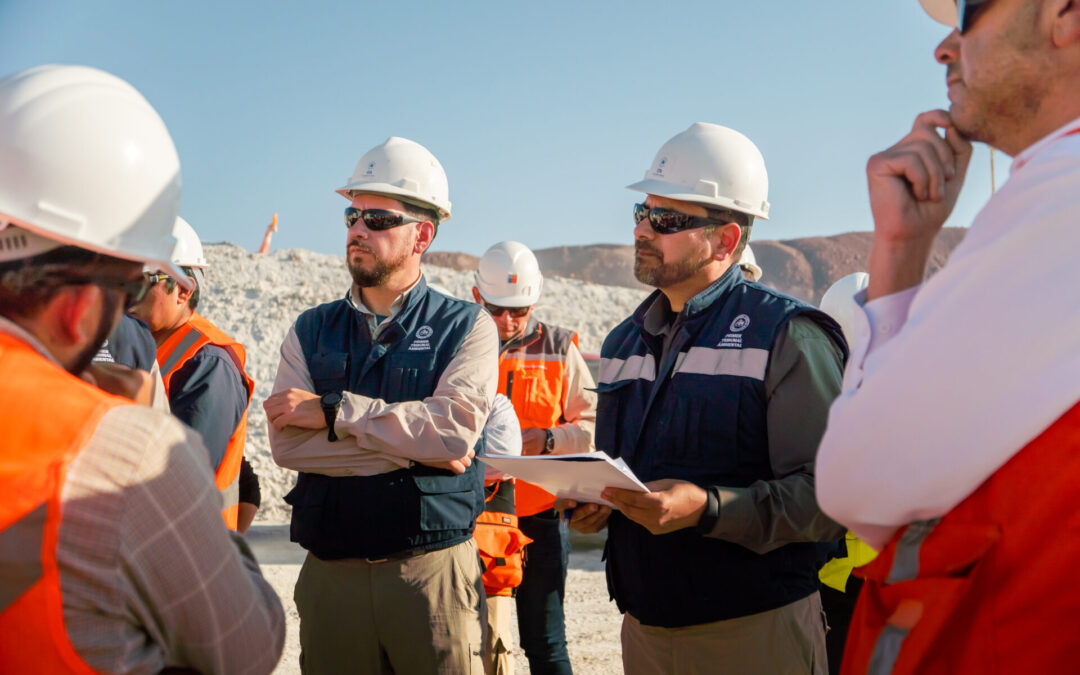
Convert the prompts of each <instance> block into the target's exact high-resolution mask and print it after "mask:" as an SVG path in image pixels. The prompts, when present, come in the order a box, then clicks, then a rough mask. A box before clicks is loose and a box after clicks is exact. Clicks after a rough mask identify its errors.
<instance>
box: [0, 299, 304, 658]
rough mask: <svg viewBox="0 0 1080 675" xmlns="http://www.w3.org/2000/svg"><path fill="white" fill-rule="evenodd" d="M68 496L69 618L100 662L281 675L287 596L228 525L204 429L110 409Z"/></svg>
mask: <svg viewBox="0 0 1080 675" xmlns="http://www.w3.org/2000/svg"><path fill="white" fill-rule="evenodd" d="M0 332H4V333H8V334H11V335H14V336H15V337H17V338H19V339H21V340H23V341H25V342H27V343H28V344H30V345H31V346H33V347H34V348H35V349H36V350H37V351H38V352H39V353H41V354H42V355H44V356H45V357H47V358H49V359H50V360H52V357H51V356H50V355H49V353H48V351H47V350H46V349H45V348H44V347H43V346H42V345H41V344H40V343H39V342H38V341H37V340H35V339H34V337H33V336H32V335H30V334H29V333H27V332H25V331H23V330H22V329H21V328H19V326H17V325H16V324H14V323H11V322H9V321H7V320H5V319H2V318H0ZM61 500H62V504H63V518H62V520H61V521H60V534H59V541H58V544H57V562H58V566H59V569H60V589H61V593H62V595H63V600H64V625H65V628H66V630H67V634H68V638H69V639H70V640H71V643H72V645H73V646H74V647H75V651H76V652H77V653H78V654H79V656H80V657H81V658H82V659H83V660H84V661H86V663H87V664H89V665H90V666H91V667H92V668H93V669H94V670H96V671H98V672H102V673H140V674H141V673H157V672H159V671H161V670H162V668H164V667H165V666H187V667H190V668H194V669H195V670H198V671H199V672H200V673H204V674H205V675H213V674H217V673H220V674H222V675H225V674H228V675H233V674H237V673H240V674H256V673H270V672H271V671H273V669H274V667H275V666H276V665H277V662H278V659H279V657H280V656H281V650H282V647H283V645H284V642H285V616H284V613H283V611H282V608H281V602H280V601H279V600H278V597H277V594H276V593H275V592H274V589H273V588H272V587H271V586H270V584H268V583H267V582H266V580H265V579H263V577H262V574H261V573H260V572H259V566H258V563H256V562H255V559H254V557H252V555H251V552H250V551H249V549H248V548H247V545H246V544H245V543H244V542H243V540H242V539H241V538H239V537H238V536H236V535H234V534H230V533H229V532H228V531H227V530H226V529H225V524H224V522H223V521H222V520H221V496H220V494H219V493H218V490H217V488H215V487H214V476H213V474H212V473H211V471H210V466H209V464H208V462H207V461H206V449H205V448H204V447H203V444H202V440H201V439H200V438H199V435H198V434H197V433H196V432H194V431H192V430H191V429H189V428H187V427H185V426H184V425H183V424H181V423H180V422H179V421H177V420H176V419H175V418H173V417H172V416H170V415H168V414H167V413H162V412H160V411H158V410H153V409H151V408H145V407H142V406H136V405H130V406H120V407H117V408H113V409H112V410H110V411H109V412H107V413H106V414H105V416H104V417H102V419H101V421H100V422H99V423H98V427H97V430H96V431H95V432H94V433H93V435H92V436H91V438H90V440H89V442H88V443H87V445H86V447H85V448H84V449H83V450H82V451H81V452H80V453H79V454H78V455H77V456H76V458H75V460H74V461H73V462H72V463H71V465H70V467H69V468H68V471H67V474H66V477H65V481H64V486H63V491H62V493H61Z"/></svg>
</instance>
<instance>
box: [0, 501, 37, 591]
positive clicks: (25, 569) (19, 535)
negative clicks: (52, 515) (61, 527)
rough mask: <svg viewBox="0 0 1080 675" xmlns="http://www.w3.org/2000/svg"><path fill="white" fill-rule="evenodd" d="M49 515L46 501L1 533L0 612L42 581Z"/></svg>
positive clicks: (0, 531)
mask: <svg viewBox="0 0 1080 675" xmlns="http://www.w3.org/2000/svg"><path fill="white" fill-rule="evenodd" d="M48 514H49V505H48V503H47V502H46V503H44V504H42V505H41V506H38V507H37V508H36V509H34V510H33V511H31V512H30V513H27V514H26V515H25V516H23V517H22V518H20V519H19V520H17V521H15V522H14V523H12V524H10V525H8V526H7V527H6V528H4V529H3V530H0V612H3V611H5V610H7V608H8V607H10V606H11V605H12V604H13V603H14V602H15V601H16V600H18V599H19V598H20V597H22V595H23V593H25V592H26V591H28V590H30V588H31V587H32V586H33V585H34V584H36V583H37V582H38V580H39V579H41V575H42V573H43V571H42V562H41V547H42V545H43V544H44V541H45V524H46V520H47V518H48Z"/></svg>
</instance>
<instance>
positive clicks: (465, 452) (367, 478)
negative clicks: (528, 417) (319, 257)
mask: <svg viewBox="0 0 1080 675" xmlns="http://www.w3.org/2000/svg"><path fill="white" fill-rule="evenodd" d="M338 192H339V193H340V194H341V195H343V196H344V197H346V198H347V199H349V200H350V201H351V204H350V205H349V207H348V208H346V209H345V225H346V244H347V248H346V256H347V261H348V266H349V272H350V273H351V274H352V278H353V284H352V286H351V288H350V289H349V290H348V291H347V292H346V294H345V297H344V298H342V299H341V300H337V301H335V302H330V303H327V304H324V305H320V306H318V307H315V308H314V309H310V310H308V311H306V312H304V313H303V314H301V315H300V317H299V318H298V319H297V320H296V323H295V324H293V327H292V329H291V330H290V331H289V334H288V335H287V336H286V338H285V342H284V343H283V344H282V346H281V362H280V364H279V365H278V373H277V379H276V381H275V382H274V394H272V395H271V396H270V397H269V398H268V399H267V400H266V402H265V403H264V404H263V405H264V407H265V408H266V414H267V417H268V419H269V421H270V424H271V428H270V448H271V450H272V451H273V454H274V460H275V461H276V462H277V463H278V464H280V465H281V466H283V467H286V468H289V469H295V470H297V471H299V472H300V476H299V478H298V480H297V482H296V487H295V488H294V489H293V490H292V492H290V493H289V494H288V496H287V497H286V501H287V502H288V503H289V504H291V505H292V507H293V513H292V539H293V541H296V542H298V543H299V544H300V545H301V546H303V547H304V548H306V549H307V550H308V551H309V553H308V556H307V559H306V560H305V562H304V567H303V569H302V570H301V572H300V578H299V580H298V581H297V584H296V607H297V609H298V610H299V612H300V646H301V649H302V653H301V657H300V659H301V667H302V669H303V671H304V672H305V673H328V674H332V673H343V672H364V673H401V674H404V673H436V672H437V673H468V672H474V673H480V672H483V662H482V653H483V626H484V622H485V620H486V617H485V611H484V589H483V585H482V584H481V573H482V569H481V565H480V560H479V556H478V554H477V548H476V542H475V541H474V540H473V538H472V531H473V527H474V525H475V523H476V518H477V516H478V515H479V514H480V512H481V511H482V510H483V508H484V471H483V466H481V465H480V464H479V463H475V462H472V461H471V460H472V457H473V455H474V452H475V453H477V454H478V453H479V452H481V451H482V448H483V429H484V425H485V423H486V422H487V419H488V413H489V411H490V408H491V403H492V401H493V399H494V397H495V383H496V377H497V375H498V368H499V362H498V349H499V339H498V333H497V332H496V331H495V324H494V323H493V322H492V321H491V317H490V316H488V315H487V313H486V312H484V311H483V310H482V309H481V308H480V307H479V306H477V305H475V304H473V303H471V302H465V301H462V300H457V299H455V298H451V297H449V296H446V295H443V294H442V293H437V292H435V291H432V290H430V289H429V288H428V285H427V282H426V281H425V280H424V276H423V274H421V272H420V256H421V255H422V254H423V253H424V251H426V250H427V248H428V246H429V245H430V244H431V240H432V239H433V238H434V236H435V231H436V228H437V227H438V225H439V223H440V222H441V221H445V220H447V219H449V218H450V200H449V193H448V189H447V183H446V174H445V173H444V172H443V168H442V166H441V165H440V164H439V162H438V160H436V159H435V157H434V156H433V155H432V154H431V153H430V152H428V151H427V149H426V148H424V147H423V146H421V145H420V144H418V143H414V142H413V141H410V140H406V139H404V138H397V137H392V138H390V139H388V140H387V141H386V142H385V143H383V144H381V145H379V146H377V147H375V148H373V149H372V150H370V151H369V152H368V153H366V154H365V155H364V156H363V157H362V158H361V159H360V162H359V163H358V164H357V165H356V171H355V173H354V174H353V176H352V179H351V180H350V181H349V184H348V185H346V186H345V187H343V188H341V189H339V190H338Z"/></svg>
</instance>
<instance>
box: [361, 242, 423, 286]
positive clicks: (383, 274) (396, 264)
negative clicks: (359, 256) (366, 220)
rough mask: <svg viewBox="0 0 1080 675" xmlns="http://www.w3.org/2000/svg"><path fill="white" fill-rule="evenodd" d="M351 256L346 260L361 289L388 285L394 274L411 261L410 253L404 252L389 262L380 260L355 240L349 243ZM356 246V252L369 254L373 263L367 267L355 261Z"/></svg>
mask: <svg viewBox="0 0 1080 675" xmlns="http://www.w3.org/2000/svg"><path fill="white" fill-rule="evenodd" d="M349 246H350V249H349V255H348V257H347V258H346V259H347V261H348V266H349V274H351V275H352V278H353V282H354V283H355V284H356V285H357V286H358V287H359V288H376V287H378V286H382V285H383V284H385V283H386V280H387V279H389V278H390V275H392V274H393V273H394V272H397V271H398V270H399V269H401V268H402V267H404V266H405V263H406V262H407V261H408V259H409V251H402V252H400V253H399V254H398V255H394V256H393V257H391V258H390V259H389V260H380V259H379V257H378V256H377V255H376V254H375V252H374V251H372V250H371V249H370V248H368V247H367V246H365V245H364V244H363V242H361V241H360V240H359V239H354V240H353V241H351V242H349ZM353 246H355V247H356V249H355V250H360V251H363V252H365V253H367V254H368V255H369V256H371V258H372V262H371V263H369V264H368V265H367V266H366V267H365V266H364V265H363V263H361V262H358V261H354V260H353V258H352V251H353V250H354V249H352V248H351V247H353Z"/></svg>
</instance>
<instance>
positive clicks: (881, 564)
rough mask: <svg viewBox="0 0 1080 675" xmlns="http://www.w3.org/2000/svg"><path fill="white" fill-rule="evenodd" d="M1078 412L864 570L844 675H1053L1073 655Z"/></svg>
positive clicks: (1079, 533)
mask: <svg viewBox="0 0 1080 675" xmlns="http://www.w3.org/2000/svg"><path fill="white" fill-rule="evenodd" d="M1078 486H1080V404H1077V405H1076V406H1075V407H1073V408H1072V409H1071V410H1070V411H1069V412H1067V413H1065V415H1063V416H1062V417H1061V418H1059V419H1058V420H1057V421H1056V422H1055V423H1054V424H1053V425H1052V426H1050V427H1049V428H1048V429H1047V430H1046V431H1044V432H1043V433H1042V434H1041V435H1039V437H1038V438H1036V439H1035V440H1033V441H1032V442H1031V443H1029V444H1028V445H1027V446H1025V447H1024V448H1023V449H1022V450H1021V451H1020V452H1018V453H1017V454H1016V455H1014V456H1013V457H1012V459H1010V460H1009V461H1008V462H1006V463H1005V465H1004V466H1002V467H1001V468H1000V469H998V470H997V471H996V472H995V473H994V474H993V475H992V476H990V478H988V479H987V480H986V482H984V483H983V484H982V485H981V486H979V488H978V489H977V490H976V491H975V492H973V493H972V494H971V495H970V496H969V497H968V498H967V499H965V500H964V501H963V502H961V503H960V504H959V505H957V506H956V507H955V508H954V509H953V510H951V511H949V512H948V513H947V514H945V516H944V517H942V518H940V519H937V520H932V521H926V522H920V523H913V524H911V525H908V526H907V527H905V528H904V529H902V530H901V531H900V532H898V533H897V535H896V536H895V537H893V539H892V541H891V542H890V543H889V545H888V546H887V547H886V548H885V550H884V551H882V553H881V555H880V556H878V558H877V559H875V560H874V561H873V562H871V563H869V564H868V565H866V566H865V567H861V568H859V569H857V570H856V571H855V573H856V574H857V575H859V576H862V577H864V578H865V579H866V584H865V585H864V586H863V589H862V592H861V594H860V596H859V601H858V605H857V606H856V609H855V615H854V617H853V618H852V621H851V628H850V632H849V634H848V641H847V649H846V651H845V653H844V662H843V673H845V674H846V675H852V674H854V673H920V674H925V673H929V674H936V673H942V674H945V673H950V674H954V673H972V674H974V673H1061V672H1075V671H1076V670H1077V668H1078V667H1077V651H1078V649H1080V583H1077V564H1078V561H1080V504H1078V500H1077V494H1078V493H1080V487H1078Z"/></svg>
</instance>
